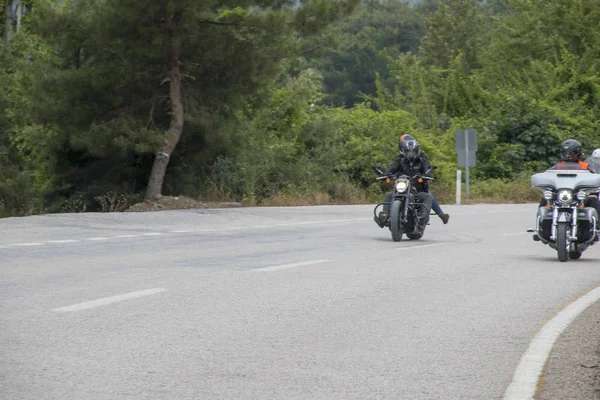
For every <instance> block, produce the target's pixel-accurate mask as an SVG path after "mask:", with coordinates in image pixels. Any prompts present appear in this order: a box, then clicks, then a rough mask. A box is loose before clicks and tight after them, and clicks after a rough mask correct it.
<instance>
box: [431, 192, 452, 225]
mask: <svg viewBox="0 0 600 400" xmlns="http://www.w3.org/2000/svg"><path fill="white" fill-rule="evenodd" d="M432 196H433V195H432ZM431 209H432V210H433V212H434V213H436V214H437V216H438V217H440V218H441V219H442V221H444V224H447V223H448V219H450V216H449V215H448V214H444V212H443V211H442V207H440V204H439V203H438V201H437V199H436V198H435V197H434V198H433V201H432V203H431Z"/></svg>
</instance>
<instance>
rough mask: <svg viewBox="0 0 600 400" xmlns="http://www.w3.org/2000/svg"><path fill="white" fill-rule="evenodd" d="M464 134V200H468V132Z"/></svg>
mask: <svg viewBox="0 0 600 400" xmlns="http://www.w3.org/2000/svg"><path fill="white" fill-rule="evenodd" d="M464 132H465V172H466V175H465V189H466V192H465V199H468V198H469V131H468V130H466V131H464Z"/></svg>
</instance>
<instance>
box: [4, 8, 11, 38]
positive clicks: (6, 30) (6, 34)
mask: <svg viewBox="0 0 600 400" xmlns="http://www.w3.org/2000/svg"><path fill="white" fill-rule="evenodd" d="M4 15H5V17H6V19H5V20H4V37H5V38H6V41H8V42H12V40H13V8H12V1H9V2H8V4H7V5H6V6H4Z"/></svg>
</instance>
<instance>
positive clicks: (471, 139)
mask: <svg viewBox="0 0 600 400" xmlns="http://www.w3.org/2000/svg"><path fill="white" fill-rule="evenodd" d="M454 139H455V142H456V155H457V156H458V166H459V167H463V168H465V189H466V193H465V198H466V199H468V198H469V194H470V179H469V168H470V167H474V166H475V164H476V162H477V129H460V130H458V131H456V132H455V133H454ZM456 179H457V180H461V176H460V175H459V174H458V173H457V174H456ZM456 187H457V189H459V185H458V182H457V185H456ZM457 199H458V201H457V203H458V204H460V199H459V197H458V195H457Z"/></svg>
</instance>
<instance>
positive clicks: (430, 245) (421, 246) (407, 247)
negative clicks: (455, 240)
mask: <svg viewBox="0 0 600 400" xmlns="http://www.w3.org/2000/svg"><path fill="white" fill-rule="evenodd" d="M448 244H450V243H431V244H422V245H418V246H402V247H396V250H415V249H422V248H425V247H437V246H444V245H448Z"/></svg>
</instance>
